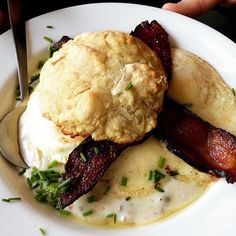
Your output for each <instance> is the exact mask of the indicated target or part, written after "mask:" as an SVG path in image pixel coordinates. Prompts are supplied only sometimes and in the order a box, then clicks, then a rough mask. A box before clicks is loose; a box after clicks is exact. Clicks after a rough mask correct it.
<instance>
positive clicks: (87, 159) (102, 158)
mask: <svg viewBox="0 0 236 236" xmlns="http://www.w3.org/2000/svg"><path fill="white" fill-rule="evenodd" d="M127 147H128V145H126V144H117V143H114V142H112V141H106V140H104V141H94V140H93V139H92V138H91V137H88V138H86V139H85V140H84V141H83V142H82V143H81V144H80V145H79V146H78V147H77V148H75V149H74V150H73V151H72V153H71V154H70V155H69V159H68V161H67V163H66V165H65V173H64V174H63V176H62V178H63V179H69V178H71V179H72V180H73V184H72V185H71V186H70V187H69V188H68V189H67V190H66V192H64V193H62V194H61V195H60V197H59V207H60V208H65V207H66V206H69V205H70V204H71V203H73V202H74V201H75V200H77V199H78V198H79V197H81V196H82V195H84V194H86V193H87V192H89V191H90V190H91V189H93V187H94V186H95V185H96V183H97V182H98V181H99V179H100V178H101V177H102V176H103V175H104V173H105V171H106V170H107V169H108V167H109V166H110V165H111V164H112V163H113V162H114V161H115V160H116V158H117V157H118V156H119V155H120V154H121V152H122V151H123V150H124V149H126V148H127Z"/></svg>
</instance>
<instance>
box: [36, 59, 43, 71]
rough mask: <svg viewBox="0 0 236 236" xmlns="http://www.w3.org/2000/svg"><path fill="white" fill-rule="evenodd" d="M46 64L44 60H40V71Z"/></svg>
mask: <svg viewBox="0 0 236 236" xmlns="http://www.w3.org/2000/svg"><path fill="white" fill-rule="evenodd" d="M44 63H45V61H43V60H40V61H39V62H38V66H37V68H38V70H40V69H41V68H42V67H43V65H44Z"/></svg>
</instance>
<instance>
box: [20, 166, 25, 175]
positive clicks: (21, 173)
mask: <svg viewBox="0 0 236 236" xmlns="http://www.w3.org/2000/svg"><path fill="white" fill-rule="evenodd" d="M25 172H26V169H24V168H21V170H20V171H19V172H18V174H19V175H23V174H24V173H25Z"/></svg>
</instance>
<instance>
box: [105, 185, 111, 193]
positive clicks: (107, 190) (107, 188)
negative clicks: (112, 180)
mask: <svg viewBox="0 0 236 236" xmlns="http://www.w3.org/2000/svg"><path fill="white" fill-rule="evenodd" d="M110 189H111V186H110V185H108V186H107V187H106V189H105V191H104V193H103V194H104V195H106V194H107V193H108V192H109V190H110Z"/></svg>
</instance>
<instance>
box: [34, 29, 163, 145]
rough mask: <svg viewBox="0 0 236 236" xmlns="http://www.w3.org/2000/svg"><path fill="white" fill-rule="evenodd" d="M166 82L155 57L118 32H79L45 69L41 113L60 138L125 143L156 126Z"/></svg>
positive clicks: (146, 49) (40, 84)
mask: <svg viewBox="0 0 236 236" xmlns="http://www.w3.org/2000/svg"><path fill="white" fill-rule="evenodd" d="M166 89H167V79H166V75H165V72H164V70H163V67H162V65H161V62H160V60H159V58H158V57H157V55H156V54H155V52H153V51H152V50H151V49H150V48H149V47H147V46H146V45H145V44H144V43H142V42H141V41H140V40H139V39H137V38H135V37H133V36H130V35H129V34H126V33H122V32H111V31H108V32H94V33H82V34H80V35H78V36H76V37H75V39H74V40H70V41H68V42H67V43H66V44H64V45H63V47H62V48H61V49H60V50H59V51H58V52H55V53H54V55H53V57H52V58H50V59H49V60H48V61H47V62H46V63H45V65H44V67H43V68H42V71H41V75H40V83H39V85H38V91H39V95H40V109H41V112H42V114H43V116H44V117H46V118H48V119H49V120H52V121H53V122H54V123H55V124H56V125H57V126H58V127H60V129H61V131H62V132H63V133H64V134H67V135H70V136H73V137H74V136H77V135H80V136H88V135H91V136H92V138H93V139H94V140H105V139H106V140H112V141H114V142H117V143H129V142H133V141H136V140H139V139H141V138H142V137H143V136H144V135H145V134H146V133H147V132H149V131H150V130H152V129H153V128H154V127H155V126H156V123H157V116H158V113H159V112H160V111H161V108H162V100H163V95H164V92H165V90H166Z"/></svg>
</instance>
